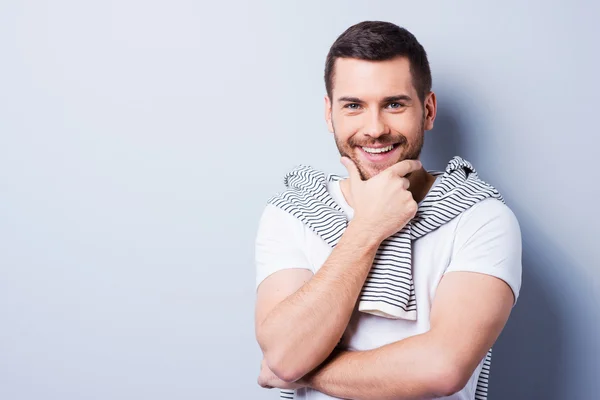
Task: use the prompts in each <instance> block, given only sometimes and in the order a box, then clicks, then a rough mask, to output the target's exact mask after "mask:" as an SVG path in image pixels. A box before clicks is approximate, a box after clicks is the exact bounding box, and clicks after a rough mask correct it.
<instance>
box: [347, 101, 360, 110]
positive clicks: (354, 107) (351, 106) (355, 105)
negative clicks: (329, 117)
mask: <svg viewBox="0 0 600 400" xmlns="http://www.w3.org/2000/svg"><path fill="white" fill-rule="evenodd" d="M359 107H360V104H358V103H348V104H346V105H345V106H344V108H347V109H349V110H358V109H359Z"/></svg>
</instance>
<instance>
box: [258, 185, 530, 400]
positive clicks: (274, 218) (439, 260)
mask: <svg viewBox="0 0 600 400" xmlns="http://www.w3.org/2000/svg"><path fill="white" fill-rule="evenodd" d="M439 180H440V177H438V179H437V180H436V183H438V182H439ZM327 189H328V191H329V193H330V194H331V196H332V197H333V199H334V200H335V201H336V203H337V204H338V205H339V206H340V207H341V208H342V209H343V210H344V212H345V213H346V215H347V217H348V220H350V219H352V217H353V214H354V212H353V210H352V208H351V207H350V206H349V205H348V203H347V202H346V200H345V198H344V196H343V194H342V191H341V189H340V182H339V181H332V182H328V183H327ZM332 250H333V249H332V247H330V246H329V245H328V244H327V243H326V242H325V241H324V240H323V239H321V238H320V237H319V236H318V235H317V234H316V233H315V232H313V231H312V230H311V229H310V228H309V227H307V226H306V225H304V224H303V223H302V222H301V221H300V220H299V219H297V218H295V217H294V216H293V215H291V214H289V213H288V212H286V211H284V210H282V209H280V208H278V207H276V206H274V205H272V204H268V205H267V206H266V207H265V209H264V211H263V214H262V216H261V219H260V222H259V228H258V233H257V237H256V248H255V262H256V287H257V288H258V286H259V285H260V283H261V282H262V281H263V280H264V279H265V278H267V277H268V276H269V275H271V274H272V273H274V272H277V271H280V270H282V269H287V268H303V269H308V270H310V271H312V272H313V273H316V272H317V271H318V270H319V268H320V267H321V266H322V265H323V263H324V262H325V261H326V260H327V258H328V257H329V255H330V254H331V252H332ZM412 266H413V281H414V286H415V295H416V302H417V320H416V321H407V320H402V319H400V320H396V319H388V318H384V317H379V316H375V315H371V314H366V313H363V312H359V311H357V309H356V308H355V309H354V312H353V313H352V317H351V319H350V322H349V324H348V327H347V328H346V331H345V333H344V335H343V337H342V341H341V344H340V347H341V348H344V349H347V350H353V351H364V350H371V349H375V348H378V347H381V346H384V345H386V344H389V343H393V342H397V341H399V340H402V339H405V338H407V337H410V336H414V335H418V334H421V333H424V332H427V331H428V330H429V328H430V325H429V315H430V311H431V306H432V304H433V299H434V296H435V292H436V289H437V286H438V283H439V282H440V279H441V278H442V276H443V275H444V274H445V273H446V272H450V271H472V272H479V273H483V274H488V275H493V276H495V277H498V278H500V279H502V280H504V281H505V282H506V283H507V284H508V285H509V286H510V288H511V289H512V291H513V293H514V296H515V303H516V299H517V298H518V296H519V291H520V289H521V232H520V228H519V224H518V222H517V219H516V217H515V215H514V214H513V212H512V211H511V210H510V209H509V208H508V207H507V206H506V205H505V204H504V203H502V202H501V201H499V200H497V199H493V198H489V199H486V200H483V201H480V202H479V203H477V204H475V205H474V206H473V207H471V208H470V209H468V210H466V211H464V212H463V213H462V214H460V215H458V216H457V217H456V218H454V219H453V220H451V221H450V222H448V223H446V224H445V225H442V226H441V227H439V228H438V229H436V230H434V231H433V232H430V233H428V234H427V235H425V236H423V237H421V238H419V239H417V240H415V241H413V245H412ZM482 366H483V360H481V362H480V363H479V365H478V367H477V369H476V370H475V372H474V373H473V375H472V376H471V378H470V379H469V382H468V383H467V385H466V386H465V388H463V390H461V391H460V392H458V393H456V394H454V395H452V396H450V397H445V399H452V400H472V399H474V398H475V389H476V387H477V379H478V377H479V373H480V371H481V368H482ZM492 366H493V358H492ZM295 398H296V399H311V400H317V399H318V400H325V399H334V397H331V396H328V395H325V394H323V393H320V392H318V391H316V390H313V389H310V388H307V389H298V390H296V396H295Z"/></svg>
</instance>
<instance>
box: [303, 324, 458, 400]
mask: <svg viewBox="0 0 600 400" xmlns="http://www.w3.org/2000/svg"><path fill="white" fill-rule="evenodd" d="M445 366H446V364H445V363H444V360H443V356H441V355H440V352H439V351H436V346H435V345H433V344H432V340H431V338H430V337H429V336H428V335H427V334H422V335H417V336H412V337H410V338H407V339H405V340H402V341H399V342H396V343H392V344H390V345H387V346H383V347H380V348H378V349H374V350H369V351H353V352H349V351H339V352H338V351H336V352H334V353H333V354H332V356H331V358H330V359H329V360H328V361H326V362H325V363H324V364H323V365H322V366H320V367H319V368H317V369H316V370H314V371H313V372H311V373H309V374H308V375H306V376H304V377H303V378H302V383H303V384H305V385H307V386H310V387H312V388H314V389H316V390H318V391H320V392H323V393H325V394H328V395H330V396H334V397H339V398H344V399H356V400H359V399H360V400H362V399H382V400H385V399H390V400H392V399H393V400H409V399H410V400H413V399H414V400H416V399H419V400H420V399H431V398H436V397H442V396H447V395H450V394H451V393H452V392H453V391H454V385H453V377H451V376H450V374H448V373H446V372H447V369H446V368H445Z"/></svg>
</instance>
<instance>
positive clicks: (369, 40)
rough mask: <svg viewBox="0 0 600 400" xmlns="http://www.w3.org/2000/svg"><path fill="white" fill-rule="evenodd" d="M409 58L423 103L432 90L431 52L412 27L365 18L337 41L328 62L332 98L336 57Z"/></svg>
mask: <svg viewBox="0 0 600 400" xmlns="http://www.w3.org/2000/svg"><path fill="white" fill-rule="evenodd" d="M396 57H406V58H408V61H409V63H410V72H411V75H412V83H413V86H414V87H415V90H416V91H417V94H418V96H419V99H420V100H421V102H424V101H425V96H427V94H429V92H430V91H431V70H430V68H429V61H427V53H426V52H425V49H424V48H423V46H421V44H420V43H419V42H418V41H417V38H415V36H414V35H413V34H412V33H410V32H409V31H408V30H406V29H404V28H402V27H399V26H398V25H395V24H392V23H391V22H384V21H363V22H360V23H358V24H356V25H353V26H351V27H350V28H348V29H346V31H345V32H344V33H342V34H341V35H340V36H339V37H338V38H337V39H336V41H335V42H334V43H333V45H332V46H331V48H330V49H329V53H328V54H327V59H326V61H325V88H326V90H327V95H328V96H329V98H330V99H331V100H332V101H333V99H332V97H331V96H332V91H333V78H334V75H335V71H334V67H335V60H337V59H338V58H355V59H359V60H368V61H386V60H391V59H393V58H396Z"/></svg>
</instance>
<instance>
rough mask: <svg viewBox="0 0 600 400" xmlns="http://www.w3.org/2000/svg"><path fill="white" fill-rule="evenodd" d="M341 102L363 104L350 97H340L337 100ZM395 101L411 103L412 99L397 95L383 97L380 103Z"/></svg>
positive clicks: (356, 98) (404, 95) (357, 99)
mask: <svg viewBox="0 0 600 400" xmlns="http://www.w3.org/2000/svg"><path fill="white" fill-rule="evenodd" d="M342 101H347V102H350V103H359V104H363V103H364V101H363V100H361V99H359V98H358V97H351V96H342V97H340V98H338V102H342ZM395 101H406V102H409V101H412V98H411V97H410V96H408V95H406V94H399V95H395V96H388V97H385V98H384V99H383V101H382V103H393V102H395Z"/></svg>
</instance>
